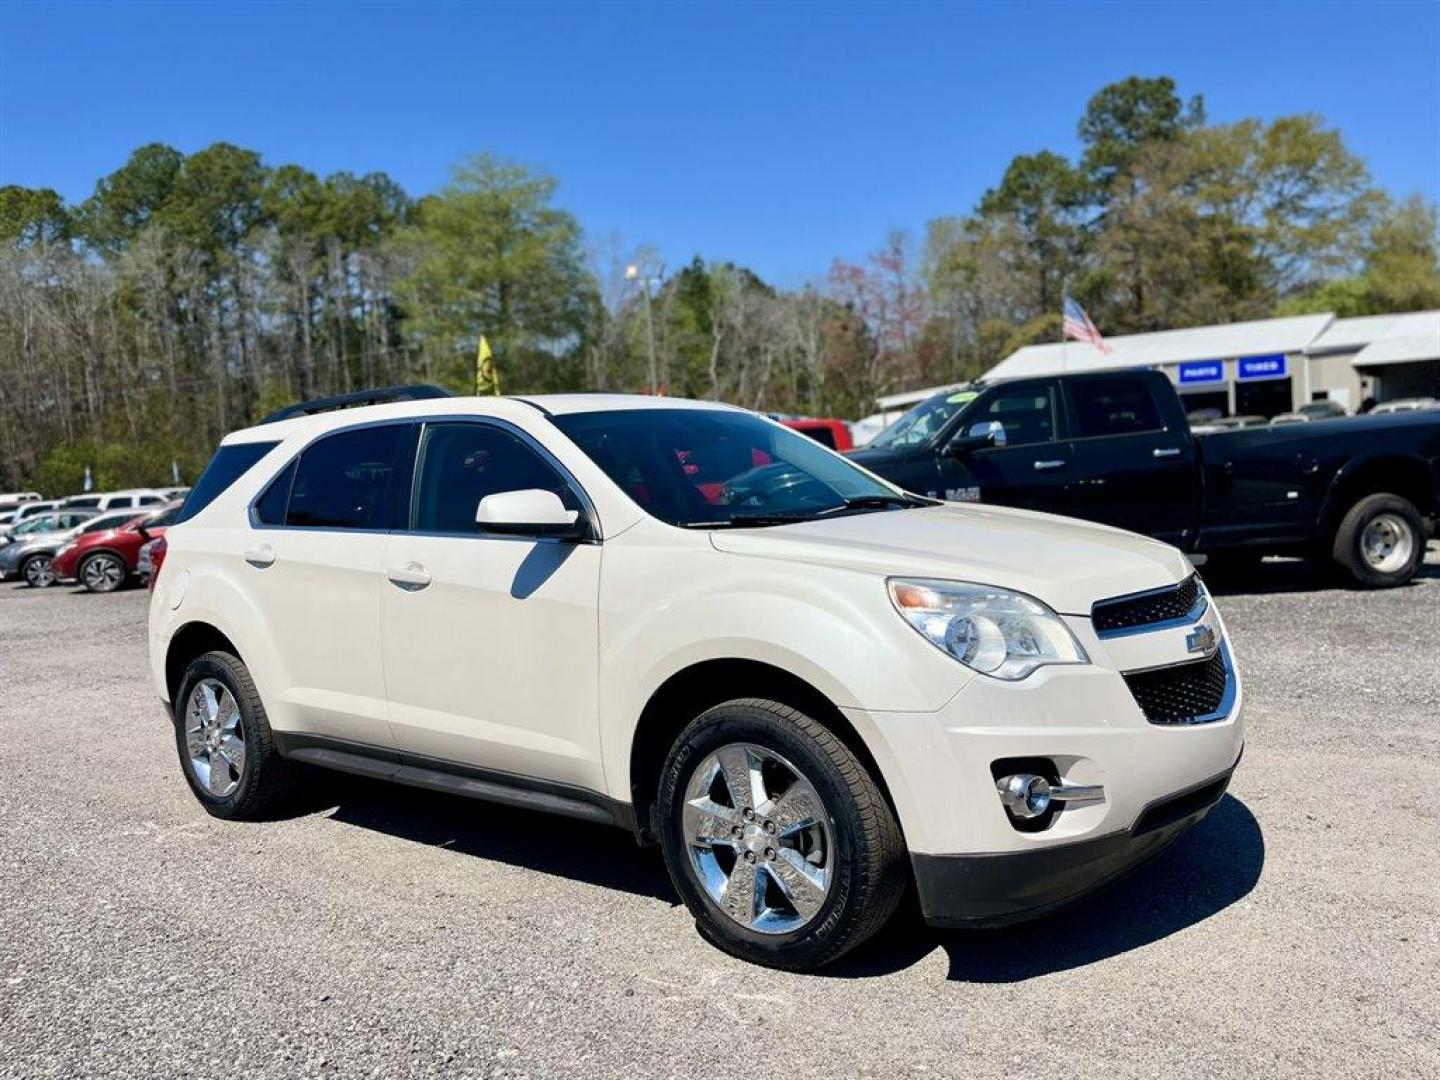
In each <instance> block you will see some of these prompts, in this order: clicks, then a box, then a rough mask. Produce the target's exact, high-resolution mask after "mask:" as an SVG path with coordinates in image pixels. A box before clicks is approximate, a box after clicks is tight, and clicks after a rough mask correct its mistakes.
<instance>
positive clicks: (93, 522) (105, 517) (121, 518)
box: [80, 512, 135, 533]
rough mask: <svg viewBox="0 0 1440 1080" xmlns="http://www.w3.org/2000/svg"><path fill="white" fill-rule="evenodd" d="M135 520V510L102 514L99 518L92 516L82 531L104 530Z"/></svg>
mask: <svg viewBox="0 0 1440 1080" xmlns="http://www.w3.org/2000/svg"><path fill="white" fill-rule="evenodd" d="M134 520H135V514H134V513H133V512H127V513H122V514H101V515H100V516H99V517H97V518H91V519H90V522H89V523H88V524H87V525H86V526H85V527H84V528H83V529H81V530H80V531H81V532H82V533H93V532H104V531H105V530H106V529H118V528H119V527H120V526H121V525H125V524H128V523H129V522H131V521H134Z"/></svg>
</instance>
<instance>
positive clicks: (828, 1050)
mask: <svg viewBox="0 0 1440 1080" xmlns="http://www.w3.org/2000/svg"><path fill="white" fill-rule="evenodd" d="M1430 559H1431V561H1430V563H1429V565H1427V567H1426V570H1425V574H1424V575H1423V577H1422V578H1421V579H1420V580H1419V581H1418V582H1417V583H1416V584H1414V585H1413V586H1411V587H1409V588H1405V589H1400V590H1396V591H1393V592H1387V593H1354V592H1347V591H1342V590H1335V589H1329V588H1327V587H1326V586H1325V585H1324V583H1323V582H1321V581H1319V580H1318V579H1316V578H1315V577H1314V576H1313V575H1312V574H1311V573H1310V572H1309V571H1308V570H1307V569H1306V568H1305V567H1303V566H1302V565H1300V564H1285V563H1280V564H1274V563H1272V564H1268V565H1267V566H1266V567H1265V568H1264V570H1265V573H1264V574H1263V576H1261V577H1260V578H1257V579H1256V580H1255V581H1253V582H1251V583H1249V584H1241V585H1239V586H1237V587H1236V588H1235V589H1234V590H1233V591H1232V594H1231V595H1228V596H1225V597H1224V598H1223V600H1222V610H1223V611H1224V612H1225V614H1226V616H1227V618H1228V621H1229V625H1230V628H1231V631H1232V633H1233V635H1234V638H1235V642H1236V651H1237V653H1238V656H1239V660H1240V663H1241V666H1242V669H1243V671H1244V673H1245V676H1246V678H1247V692H1248V724H1249V746H1248V750H1247V753H1246V757H1245V762H1244V764H1243V765H1242V767H1241V769H1240V771H1239V773H1238V774H1237V776H1236V778H1235V782H1234V785H1233V786H1232V788H1231V792H1232V794H1231V795H1230V796H1228V797H1227V798H1226V799H1225V801H1224V802H1223V803H1222V804H1221V805H1220V806H1219V807H1217V809H1216V810H1215V812H1214V813H1212V814H1211V816H1210V817H1209V818H1208V819H1207V820H1206V821H1205V822H1204V823H1203V824H1202V825H1201V826H1200V827H1198V828H1196V829H1195V830H1193V831H1192V832H1191V833H1190V834H1189V835H1188V836H1186V837H1185V838H1184V839H1183V840H1182V841H1181V842H1180V843H1179V844H1177V845H1176V846H1175V847H1174V848H1172V849H1171V851H1170V852H1169V853H1167V854H1166V855H1165V856H1163V857H1162V858H1161V859H1160V860H1158V861H1157V862H1155V863H1153V864H1151V865H1150V866H1149V867H1147V868H1145V869H1143V870H1142V871H1140V873H1139V874H1138V875H1136V876H1133V877H1131V878H1130V879H1127V880H1126V881H1124V882H1122V883H1121V884H1119V885H1117V886H1115V887H1113V888H1111V889H1110V890H1109V891H1107V892H1104V893H1102V894H1100V895H1099V896H1097V897H1095V898H1093V899H1091V900H1089V901H1086V902H1084V903H1083V904H1081V905H1078V906H1076V907H1073V908H1071V909H1070V910H1069V911H1067V912H1064V913H1061V914H1059V915H1056V916H1052V917H1050V918H1049V919H1046V920H1044V921H1041V922H1038V923H1033V924H1030V925H1028V926H1023V927H1019V928H1015V929H1012V930H1007V931H994V932H970V933H955V934H943V935H942V934H935V933H930V932H927V931H925V930H923V929H921V928H918V927H916V926H915V925H914V924H913V922H910V923H902V924H901V925H900V926H898V927H897V928H896V929H894V930H893V931H892V932H889V933H887V935H886V936H885V937H884V938H883V940H880V941H877V942H875V943H874V944H872V945H871V946H868V947H866V948H865V949H864V950H863V951H862V953H861V954H859V955H857V956H855V957H854V958H853V959H848V960H846V961H845V962H844V963H843V965H842V966H841V967H840V968H838V969H836V970H834V971H833V972H832V973H829V974H826V975H824V976H819V977H815V976H811V977H805V976H792V975H785V974H780V973H776V972H771V971H766V970H763V969H760V968H754V967H749V966H746V965H744V964H741V963H738V962H736V961H733V960H730V959H729V958H727V957H725V956H723V955H722V954H720V953H719V952H716V951H715V950H714V949H712V948H710V947H709V946H707V945H705V944H704V943H703V942H702V941H701V940H700V938H699V937H698V936H697V935H696V933H695V930H694V927H693V924H692V923H691V920H690V918H689V917H688V915H687V914H686V912H685V910H684V908H683V907H681V906H679V904H678V902H677V900H676V898H675V897H674V895H673V894H672V892H671V890H670V888H669V885H668V883H667V881H666V878H665V874H664V870H663V868H662V866H661V864H660V859H659V856H658V854H656V853H655V852H653V851H641V850H639V849H637V848H636V847H635V846H634V845H633V844H632V843H631V841H630V840H629V839H628V838H627V837H626V836H625V835H623V834H621V833H619V832H612V831H608V830H604V829H600V828H596V827H587V826H584V825H581V824H576V823H572V822H568V821H563V820H559V819H550V818H546V817H542V816H538V815H533V814H529V813H525V812H521V811H511V810H504V809H498V808H494V807H489V806H486V805H484V804H480V803H470V802H464V801H460V800H456V799H450V798H445V797H441V796H434V795H427V794H423V793H419V792H415V791H410V790H405V789H388V788H385V787H383V786H380V785H376V784H371V783H365V782H361V781H354V780H350V779H346V778H337V779H335V780H333V781H330V780H325V781H323V782H317V783H316V784H315V785H314V788H315V790H314V792H313V797H312V798H311V799H310V800H309V804H308V805H307V806H305V807H303V808H301V809H300V810H299V811H298V812H297V813H296V814H294V815H293V816H289V817H286V818H284V819H282V820H277V821H273V822H267V823H261V824H248V825H242V824H226V823H223V822H220V821H216V820H214V819H212V818H210V817H208V816H207V815H206V814H205V813H204V812H203V811H202V810H201V809H200V807H199V805H198V804H197V803H196V802H195V801H194V800H193V799H192V798H191V796H190V794H189V792H188V790H187V789H186V787H185V784H184V782H183V780H182V779H181V776H180V772H179V768H178V765H177V763H176V761H175V752H174V747H173V742H172V741H171V737H170V734H169V731H168V729H167V727H166V724H165V723H164V721H163V720H162V717H161V712H160V709H159V706H158V705H157V703H156V700H155V694H154V692H153V691H152V689H151V687H150V683H149V679H148V676H147V669H146V665H145V659H144V651H145V646H144V640H143V635H144V618H145V605H146V598H147V596H146V594H145V593H144V592H141V591H139V590H130V591H126V592H121V593H118V594H115V595H111V596H88V595H83V594H76V593H75V592H74V591H72V590H71V589H68V588H65V589H60V588H56V589H50V590H46V591H34V590H29V589H25V588H23V587H15V586H12V585H4V586H0V1076H6V1077H10V1076H25V1077H34V1076H54V1077H71V1076H77V1075H83V1076H112V1075H114V1076H142V1075H144V1076H235V1075H242V1074H243V1075H248V1076H275V1077H292V1076H302V1075H304V1076H345V1077H350V1076H356V1077H360V1076H382V1077H397V1076H430V1075H475V1076H515V1077H523V1076H531V1077H549V1076H573V1077H607V1076H624V1077H651V1076H656V1077H658V1076H682V1077H700V1076H713V1075H717V1074H726V1075H730V1076H740V1075H744V1076H749V1077H779V1076H785V1077H805V1076H877V1077H882V1076H883V1077H887V1078H888V1077H910V1076H927V1077H929V1076H963V1077H969V1078H973V1077H982V1076H1000V1075H1004V1076H1007V1077H1014V1076H1019V1075H1026V1076H1036V1077H1044V1078H1049V1077H1067V1078H1068V1077H1077V1078H1080V1077H1106V1078H1114V1077H1131V1076H1134V1077H1147V1078H1150V1077H1155V1076H1164V1077H1166V1078H1167V1080H1169V1078H1174V1077H1189V1076H1213V1077H1226V1078H1233V1077H1237V1076H1266V1077H1269V1076H1295V1077H1304V1078H1306V1080H1313V1078H1314V1077H1316V1076H1321V1077H1342V1076H1343V1077H1370V1076H1373V1077H1385V1078H1387V1080H1391V1078H1393V1077H1396V1076H1404V1077H1437V1076H1440V999H1437V997H1436V994H1435V984H1436V979H1437V975H1440V885H1437V880H1440V879H1437V875H1436V857H1437V853H1440V803H1437V800H1436V797H1435V796H1436V792H1437V791H1440V557H1437V555H1436V553H1435V552H1433V551H1432V553H1431V556H1430Z"/></svg>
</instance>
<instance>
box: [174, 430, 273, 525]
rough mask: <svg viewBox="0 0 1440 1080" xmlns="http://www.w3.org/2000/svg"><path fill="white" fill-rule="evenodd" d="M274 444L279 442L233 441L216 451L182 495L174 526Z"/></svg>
mask: <svg viewBox="0 0 1440 1080" xmlns="http://www.w3.org/2000/svg"><path fill="white" fill-rule="evenodd" d="M278 445H280V444H279V443H273V442H258V443H257V442H251V443H234V444H233V445H230V446H222V447H220V449H218V450H216V451H215V456H214V457H212V458H211V459H210V464H209V465H206V466H205V471H204V472H203V473H201V474H200V479H199V480H196V481H195V486H194V487H193V488H191V489H190V494H189V495H187V496H186V497H185V505H184V506H182V507H180V516H179V517H177V518H176V519H175V523H176V524H177V525H178V524H179V523H180V522H182V521H189V520H190V519H191V518H192V517H194V516H195V515H196V514H198V513H199V512H200V511H201V510H204V509H205V507H207V506H209V505H210V504H211V503H212V502H214V501H215V500H216V499H218V498H219V497H220V495H221V494H222V493H223V492H224V491H225V489H226V488H228V487H229V486H230V485H231V484H233V483H235V481H236V480H239V479H240V477H241V476H243V475H244V474H245V473H246V472H247V471H248V470H249V469H250V466H251V465H254V464H255V463H256V462H257V461H259V460H260V459H261V458H262V457H264V456H265V455H266V454H268V453H269V452H270V451H271V450H273V449H275V447H276V446H278Z"/></svg>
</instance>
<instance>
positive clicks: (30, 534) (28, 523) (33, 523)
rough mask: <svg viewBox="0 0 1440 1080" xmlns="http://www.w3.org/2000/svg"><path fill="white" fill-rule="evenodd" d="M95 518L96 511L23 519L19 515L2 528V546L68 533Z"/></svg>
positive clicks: (63, 512)
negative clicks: (50, 534)
mask: <svg viewBox="0 0 1440 1080" xmlns="http://www.w3.org/2000/svg"><path fill="white" fill-rule="evenodd" d="M94 516H95V511H94V510H54V511H52V512H50V513H48V514H46V513H41V514H36V515H34V516H27V517H23V518H22V517H20V516H19V515H18V514H17V515H16V518H15V520H14V521H12V522H11V523H10V524H9V525H3V526H0V546H4V545H5V544H9V543H12V542H19V541H21V540H33V539H35V538H36V537H39V536H43V535H46V534H49V533H68V532H69V531H70V530H71V529H73V528H75V526H77V525H80V524H83V523H84V522H86V521H89V520H90V519H91V518H93V517H94Z"/></svg>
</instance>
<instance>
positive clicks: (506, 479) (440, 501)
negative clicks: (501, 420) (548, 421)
mask: <svg viewBox="0 0 1440 1080" xmlns="http://www.w3.org/2000/svg"><path fill="white" fill-rule="evenodd" d="M419 468H420V482H419V484H418V485H416V497H415V508H414V512H413V514H412V518H411V528H413V529H415V530H417V531H419V532H445V533H473V532H478V531H479V530H478V528H477V526H476V524H475V511H476V510H477V509H478V508H479V506H480V500H481V499H483V498H485V496H487V495H496V494H499V493H500V492H503V491H523V490H525V489H527V488H542V489H544V490H545V491H553V492H554V493H555V494H556V495H558V496H560V501H561V502H562V503H564V504H565V507H566V508H567V509H569V510H578V509H580V503H579V500H578V499H577V498H576V496H575V493H574V492H573V491H571V490H570V485H569V484H568V483H566V482H565V479H564V477H562V476H561V475H560V474H559V473H558V472H556V470H555V469H554V467H552V466H551V465H550V464H549V463H548V462H547V461H545V459H544V458H543V457H541V456H540V455H539V454H537V453H536V452H535V450H534V449H533V448H532V447H531V446H530V445H529V444H528V443H526V442H525V440H523V439H521V438H520V437H519V436H517V435H514V434H512V433H511V432H508V431H506V430H505V429H504V428H500V427H496V426H494V425H491V424H473V423H467V424H427V425H426V426H425V435H424V440H423V443H422V445H421V449H420V467H419Z"/></svg>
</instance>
